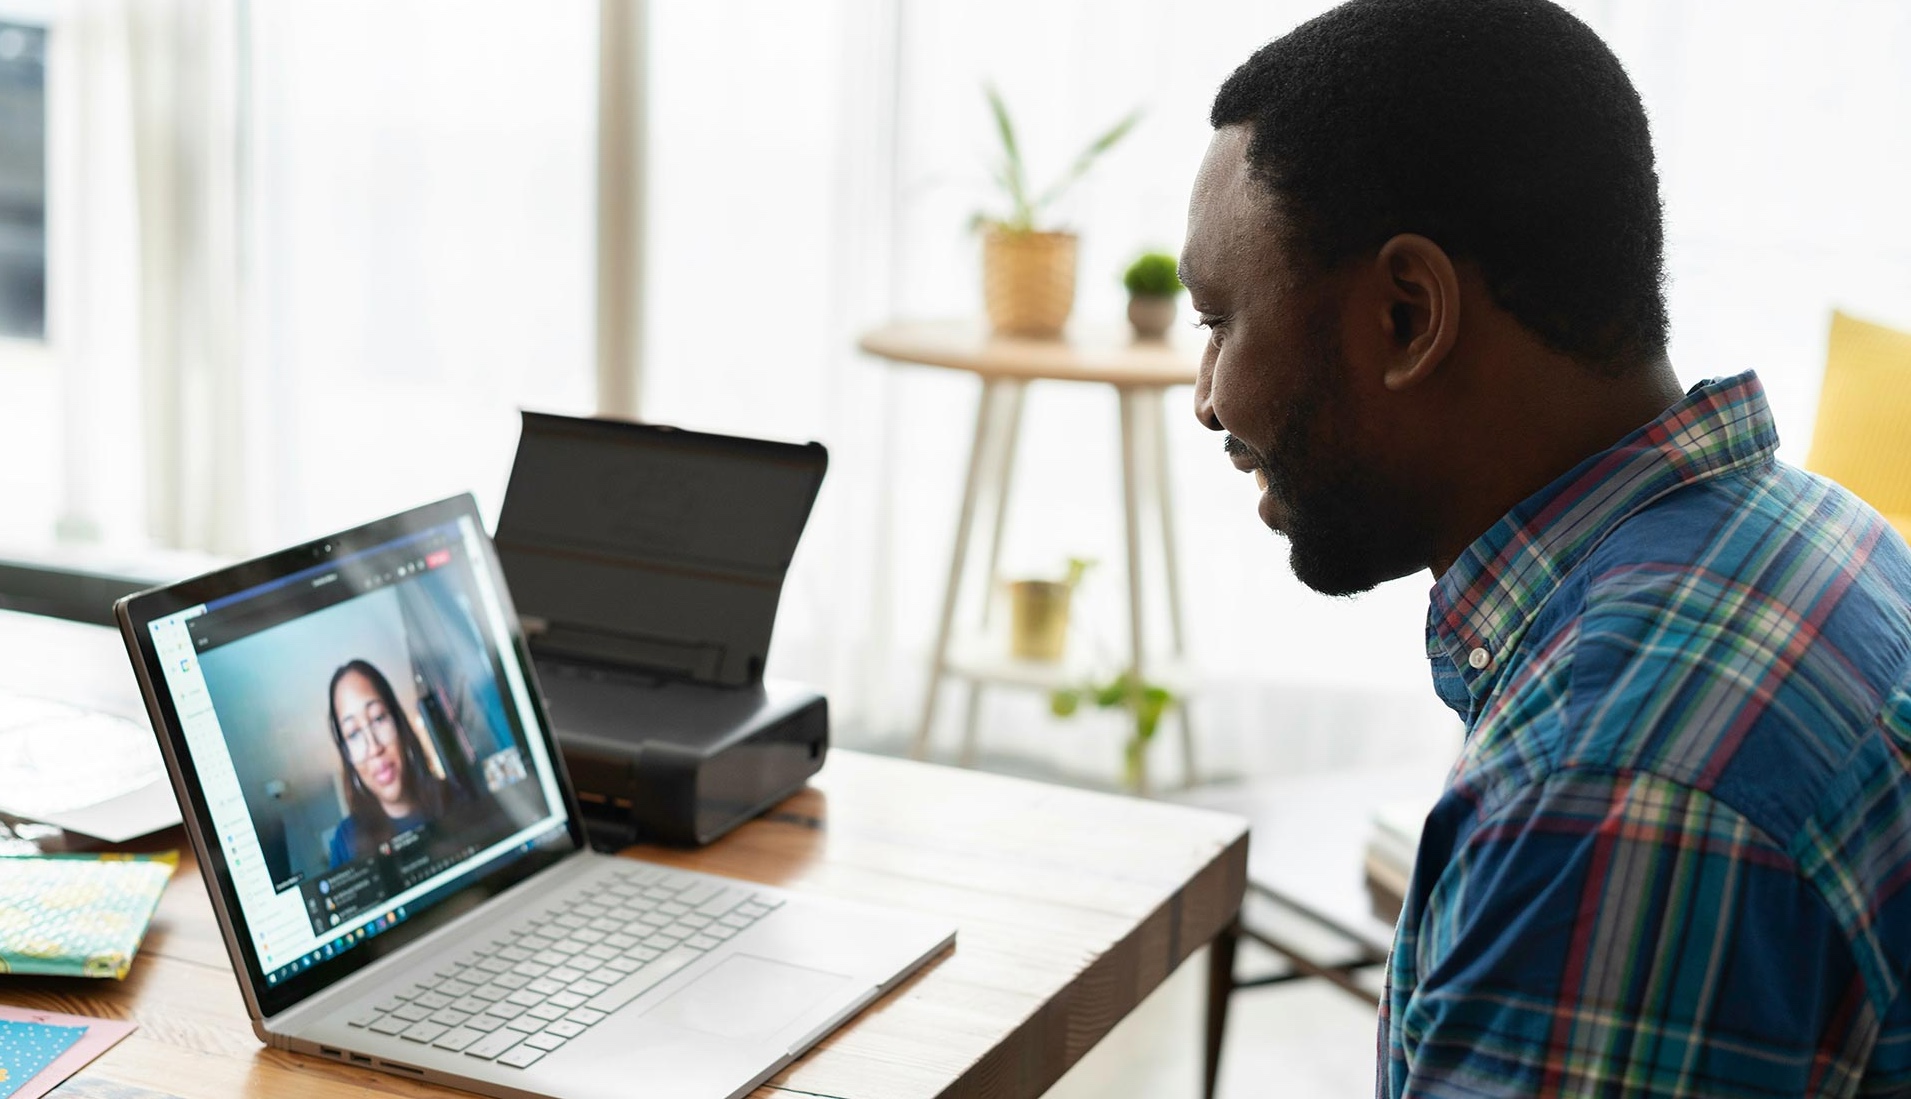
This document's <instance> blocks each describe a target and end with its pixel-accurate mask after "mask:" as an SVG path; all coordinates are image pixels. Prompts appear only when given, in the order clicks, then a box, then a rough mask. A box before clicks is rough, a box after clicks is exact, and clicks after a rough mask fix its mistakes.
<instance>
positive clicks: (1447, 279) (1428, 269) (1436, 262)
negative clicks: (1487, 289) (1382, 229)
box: [1374, 233, 1460, 390]
mask: <svg viewBox="0 0 1911 1099" xmlns="http://www.w3.org/2000/svg"><path fill="white" fill-rule="evenodd" d="M1374 273H1375V275H1376V276H1377V277H1378V279H1379V281H1380V284H1381V290H1380V300H1381V303H1382V313H1383V315H1382V317H1381V318H1380V323H1381V327H1382V331H1383V332H1384V334H1385V335H1386V337H1387V346H1388V349H1389V351H1388V357H1387V362H1386V369H1385V372H1384V373H1383V374H1382V376H1381V380H1382V381H1383V382H1384V383H1385V384H1386V386H1387V388H1388V389H1392V390H1402V389H1408V388H1410V387H1412V386H1415V385H1418V384H1419V383H1421V382H1423V381H1426V380H1427V379H1428V378H1431V377H1432V376H1433V373H1434V371H1436V370H1438V369H1439V368H1440V366H1441V365H1442V364H1443V363H1445V362H1446V358H1447V355H1448V354H1449V353H1451V352H1452V350H1453V345H1454V342H1455V341H1456V340H1458V338H1459V334H1460V277H1459V274H1458V273H1457V272H1456V271H1455V270H1454V268H1453V260H1452V258H1451V257H1449V256H1448V255H1447V254H1446V250H1445V249H1443V248H1441V247H1440V246H1439V245H1437V244H1435V243H1433V242H1432V241H1430V240H1428V239H1427V238H1426V237H1423V236H1420V235H1419V234H1418V233H1402V234H1400V235H1399V236H1397V237H1394V238H1393V239H1392V240H1389V241H1388V242H1387V243H1386V244H1383V245H1381V247H1380V254H1379V255H1378V256H1377V257H1375V259H1374Z"/></svg>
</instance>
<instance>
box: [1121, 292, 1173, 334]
mask: <svg viewBox="0 0 1911 1099" xmlns="http://www.w3.org/2000/svg"><path fill="white" fill-rule="evenodd" d="M1176 304H1177V301H1176V298H1175V296H1174V295H1173V294H1131V295H1129V297H1128V323H1129V324H1130V325H1132V326H1133V327H1134V329H1135V335H1136V336H1138V337H1140V338H1141V339H1144V340H1158V339H1161V338H1162V337H1163V336H1166V335H1167V334H1168V326H1169V325H1172V324H1173V323H1174V313H1175V306H1176Z"/></svg>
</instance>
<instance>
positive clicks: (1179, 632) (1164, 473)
mask: <svg viewBox="0 0 1911 1099" xmlns="http://www.w3.org/2000/svg"><path fill="white" fill-rule="evenodd" d="M1148 403H1149V404H1150V405H1151V406H1153V407H1151V408H1149V409H1148V410H1147V417H1148V418H1147V422H1148V435H1149V439H1148V449H1149V450H1150V451H1151V452H1152V453H1151V454H1150V455H1149V458H1150V460H1151V461H1152V463H1153V465H1154V482H1155V507H1156V508H1157V509H1158V510H1159V511H1160V512H1161V563H1162V566H1163V567H1164V568H1165V569H1166V571H1167V574H1168V625H1169V627H1170V628H1171V629H1172V630H1173V635H1172V636H1173V637H1174V655H1175V658H1176V659H1177V660H1180V659H1184V658H1185V657H1186V656H1187V655H1188V642H1187V632H1186V630H1185V629H1184V628H1183V626H1182V617H1181V560H1180V555H1179V554H1177V553H1176V546H1175V536H1174V488H1173V483H1172V482H1171V481H1170V480H1169V479H1168V423H1167V409H1166V408H1165V407H1164V406H1163V402H1162V400H1161V390H1159V389H1156V390H1151V391H1150V392H1149V394H1148ZM1175 720H1176V721H1177V722H1178V723H1179V724H1180V726H1181V774H1182V778H1181V781H1182V782H1183V783H1184V784H1186V785H1188V786H1193V785H1194V784H1195V782H1196V780H1197V778H1198V775H1199V772H1197V771H1196V770H1195V765H1194V725H1193V724H1192V722H1191V720H1190V719H1189V717H1188V700H1187V699H1185V698H1184V699H1182V700H1181V704H1180V705H1179V706H1176V707H1175Z"/></svg>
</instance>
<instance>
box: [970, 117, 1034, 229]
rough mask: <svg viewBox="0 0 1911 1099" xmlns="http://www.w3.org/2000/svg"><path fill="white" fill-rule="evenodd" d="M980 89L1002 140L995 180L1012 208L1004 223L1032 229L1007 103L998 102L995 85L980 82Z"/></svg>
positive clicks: (1019, 147) (1014, 226) (1017, 146)
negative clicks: (999, 166)
mask: <svg viewBox="0 0 1911 1099" xmlns="http://www.w3.org/2000/svg"><path fill="white" fill-rule="evenodd" d="M982 90H983V92H984V93H985V94H987V95H988V97H989V113H990V114H992V115H994V116H995V132H996V134H997V136H999V137H1001V139H1002V167H1001V168H1000V169H999V170H998V171H997V173H996V179H997V182H999V183H1001V184H1002V187H1003V189H1004V190H1006V191H1008V193H1009V204H1010V206H1011V208H1012V209H1011V213H1010V216H1009V218H1008V219H1007V221H1006V222H1005V224H1007V225H1008V226H1009V227H1010V228H1015V229H1022V230H1027V229H1030V228H1033V226H1034V222H1035V210H1034V208H1033V207H1031V206H1030V205H1029V201H1028V182H1027V178H1026V174H1025V173H1024V172H1023V170H1022V148H1021V145H1020V144H1018V143H1017V142H1016V140H1015V123H1013V122H1011V121H1009V108H1008V105H1007V104H1005V103H1003V102H1002V93H1001V92H1000V91H998V90H997V89H996V87H995V85H994V84H993V83H989V84H984V85H983V86H982Z"/></svg>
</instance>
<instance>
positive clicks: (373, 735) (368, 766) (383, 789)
mask: <svg viewBox="0 0 1911 1099" xmlns="http://www.w3.org/2000/svg"><path fill="white" fill-rule="evenodd" d="M331 708H332V740H333V741H334V742H335V743H336V744H337V746H338V754H339V759H340V761H341V762H343V763H344V765H345V785H346V788H347V789H348V790H350V791H351V795H350V803H351V812H350V813H349V814H348V815H347V816H346V817H345V819H344V820H342V821H340V822H339V825H338V828H337V829H336V830H334V831H333V833H332V850H331V856H332V866H333V867H338V866H342V865H344V864H345V863H348V862H350V861H352V860H353V859H357V858H363V857H364V856H366V855H369V854H372V853H373V852H376V851H377V850H378V845H379V844H381V843H384V842H385V841H386V840H389V839H391V837H392V836H394V835H396V834H398V833H399V832H404V831H408V830H410V829H412V828H416V827H417V826H418V825H420V824H423V823H425V822H426V821H428V820H431V819H433V818H435V817H437V816H438V815H439V814H440V813H442V812H444V809H445V806H446V805H448V804H449V803H450V802H451V801H453V800H454V798H455V795H456V791H455V789H454V788H453V787H452V786H451V784H450V783H447V782H446V781H445V780H443V779H441V778H439V777H438V776H437V775H434V774H432V772H431V768H430V766H428V765H427V764H426V763H425V754H424V750H423V749H422V748H420V747H419V746H418V735H417V733H416V732H415V731H414V730H413V729H412V726H411V722H410V720H408V719H407V718H406V717H405V711H404V708H403V707H401V706H400V705H399V704H398V696H397V694H396V693H394V692H393V691H392V686H391V681H390V680H388V679H386V678H385V674H384V673H383V672H381V671H379V670H378V669H377V668H375V667H373V666H372V665H371V664H370V663H368V662H366V661H364V660H353V661H351V662H350V663H348V664H346V665H345V666H344V667H342V668H340V669H339V670H338V671H336V672H333V673H332V689H331Z"/></svg>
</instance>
